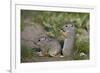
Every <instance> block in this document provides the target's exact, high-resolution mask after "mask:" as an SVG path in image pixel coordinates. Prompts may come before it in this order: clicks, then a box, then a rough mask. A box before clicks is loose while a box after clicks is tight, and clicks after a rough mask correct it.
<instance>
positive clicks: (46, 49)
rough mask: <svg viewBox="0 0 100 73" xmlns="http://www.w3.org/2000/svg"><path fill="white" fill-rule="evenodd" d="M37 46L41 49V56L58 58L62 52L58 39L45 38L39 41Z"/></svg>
mask: <svg viewBox="0 0 100 73" xmlns="http://www.w3.org/2000/svg"><path fill="white" fill-rule="evenodd" d="M37 44H38V45H39V46H40V48H41V52H42V55H41V56H44V55H49V56H52V57H56V56H57V55H58V54H59V53H60V52H61V46H60V43H59V42H58V41H57V40H56V39H53V38H50V37H45V36H43V37H41V38H40V39H39V41H38V43H37Z"/></svg>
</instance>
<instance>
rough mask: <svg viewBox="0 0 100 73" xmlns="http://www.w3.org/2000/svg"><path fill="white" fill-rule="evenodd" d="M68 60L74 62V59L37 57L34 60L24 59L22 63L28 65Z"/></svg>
mask: <svg viewBox="0 0 100 73" xmlns="http://www.w3.org/2000/svg"><path fill="white" fill-rule="evenodd" d="M68 60H72V58H65V57H48V56H45V57H44V56H43V57H40V56H37V57H33V58H26V59H22V60H21V62H22V63H28V62H50V61H68Z"/></svg>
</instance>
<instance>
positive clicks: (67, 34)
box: [61, 23, 75, 57]
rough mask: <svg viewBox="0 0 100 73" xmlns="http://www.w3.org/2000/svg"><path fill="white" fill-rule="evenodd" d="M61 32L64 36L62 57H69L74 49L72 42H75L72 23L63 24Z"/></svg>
mask: <svg viewBox="0 0 100 73" xmlns="http://www.w3.org/2000/svg"><path fill="white" fill-rule="evenodd" d="M61 32H62V34H63V36H64V45H63V48H62V54H63V56H64V57H65V56H71V54H72V51H73V48H74V41H75V26H74V24H73V23H67V24H65V25H64V26H63V27H62V29H61Z"/></svg>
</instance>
